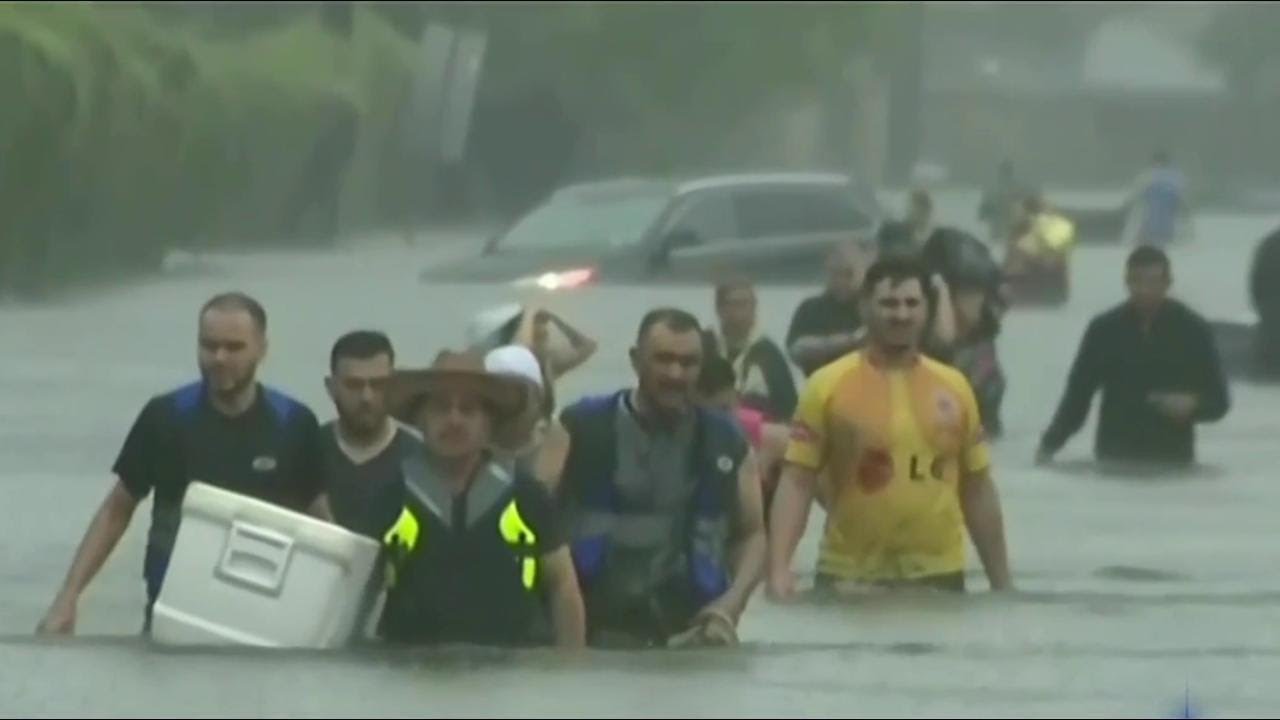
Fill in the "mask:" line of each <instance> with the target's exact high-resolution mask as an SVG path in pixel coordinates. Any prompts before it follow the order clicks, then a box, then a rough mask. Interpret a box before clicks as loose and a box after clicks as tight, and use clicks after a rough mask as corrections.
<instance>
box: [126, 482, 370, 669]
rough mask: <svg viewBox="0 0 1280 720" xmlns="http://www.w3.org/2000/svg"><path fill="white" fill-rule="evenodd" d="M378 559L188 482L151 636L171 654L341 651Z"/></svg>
mask: <svg viewBox="0 0 1280 720" xmlns="http://www.w3.org/2000/svg"><path fill="white" fill-rule="evenodd" d="M379 549H380V548H379V545H378V544H377V543H376V542H374V541H373V540H370V539H369V538H367V537H364V536H363V535H357V534H355V533H352V532H349V531H347V530H346V529H344V528H341V527H338V526H336V525H330V524H328V523H325V522H321V521H319V520H316V519H315V518H312V517H310V516H307V515H303V514H301V513H296V512H293V511H290V510H286V509H284V508H281V507H278V506H276V505H272V504H270V503H267V502H264V501H261V500H256V499H254V498H250V497H246V496H244V495H240V494H237V493H233V492H228V491H226V490H220V489H218V488H215V487H213V486H210V485H206V484H204V483H200V482H193V483H191V485H190V486H189V487H188V488H187V494H186V497H185V499H184V500H183V503H182V523H181V525H179V527H178V537H177V541H176V543H175V545H174V548H173V556H172V558H171V560H170V562H169V570H168V573H167V574H166V575H165V579H164V585H163V587H162V588H161V591H160V597H159V598H157V600H156V603H155V607H154V609H153V614H152V622H151V636H152V638H153V639H154V640H156V641H157V642H160V643H164V644H169V645H249V646H255V647H271V648H334V647H340V646H342V645H345V644H346V643H347V642H348V641H349V640H351V639H352V637H353V636H354V635H355V634H356V632H357V631H359V630H360V629H361V628H359V627H358V624H359V623H360V622H361V620H362V618H360V617H359V616H360V615H361V614H362V610H363V609H364V608H365V607H367V604H366V602H365V600H366V593H367V592H369V580H370V576H371V575H372V571H373V566H374V562H375V561H376V560H377V557H378V552H379Z"/></svg>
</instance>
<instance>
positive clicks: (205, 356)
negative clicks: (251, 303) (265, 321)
mask: <svg viewBox="0 0 1280 720" xmlns="http://www.w3.org/2000/svg"><path fill="white" fill-rule="evenodd" d="M266 352H267V339H266V336H265V335H264V334H263V333H262V330H261V329H260V328H259V327H258V325H257V323H255V322H254V320H253V316H251V315H250V314H249V313H247V312H245V311H243V310H238V309H231V310H223V309H220V308H210V309H208V310H206V311H205V313H204V315H202V316H201V317H200V329H199V334H198V340H197V351H196V359H197V363H198V364H199V366H200V375H201V377H203V378H204V380H205V382H206V383H207V384H208V386H209V389H210V390H211V391H212V392H213V393H215V394H218V395H223V396H231V395H235V394H237V393H239V392H241V391H243V390H244V389H245V388H248V387H250V386H251V385H253V383H254V381H255V377H256V374H257V370H258V364H259V363H261V362H262V358H263V357H264V356H265V355H266Z"/></svg>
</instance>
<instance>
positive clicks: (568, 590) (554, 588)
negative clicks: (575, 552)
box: [540, 545, 587, 648]
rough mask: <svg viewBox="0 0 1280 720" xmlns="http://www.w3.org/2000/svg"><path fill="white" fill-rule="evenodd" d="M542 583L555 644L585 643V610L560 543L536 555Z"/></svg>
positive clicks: (565, 549) (574, 645)
mask: <svg viewBox="0 0 1280 720" xmlns="http://www.w3.org/2000/svg"><path fill="white" fill-rule="evenodd" d="M540 566H541V569H542V582H543V584H544V587H545V588H546V590H547V598H548V599H549V601H550V604H551V624H552V627H553V629H554V631H555V636H556V645H557V646H559V647H562V648H580V647H583V646H584V645H586V642H587V620H586V617H587V613H586V610H585V609H584V607H583V604H582V592H581V590H580V588H579V587H578V574H577V572H576V571H575V570H574V568H573V558H572V556H571V555H570V554H569V547H568V546H567V545H565V546H562V547H561V548H560V549H559V550H556V551H555V552H552V553H548V554H546V555H543V556H542V557H541V558H540Z"/></svg>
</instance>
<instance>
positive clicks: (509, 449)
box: [484, 345, 569, 491]
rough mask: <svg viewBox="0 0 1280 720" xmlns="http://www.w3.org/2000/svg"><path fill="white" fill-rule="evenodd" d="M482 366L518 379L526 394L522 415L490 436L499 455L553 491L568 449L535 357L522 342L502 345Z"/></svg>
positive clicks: (487, 357)
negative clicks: (493, 435) (520, 343)
mask: <svg viewBox="0 0 1280 720" xmlns="http://www.w3.org/2000/svg"><path fill="white" fill-rule="evenodd" d="M484 367H485V371H486V372H489V373H491V374H494V375H503V376H508V377H511V378H514V379H516V380H519V381H520V382H521V383H522V384H523V385H524V387H525V391H526V393H527V395H528V402H527V403H526V405H525V410H524V413H523V415H522V416H521V417H520V418H519V419H518V420H516V421H514V422H511V423H508V424H507V425H506V426H505V427H504V428H503V429H502V432H499V433H497V434H496V435H495V437H494V448H495V449H496V450H497V452H498V455H499V457H501V458H503V459H505V460H508V461H509V462H511V463H512V464H513V465H514V467H515V468H516V469H517V470H519V471H520V472H523V473H526V474H528V475H531V476H533V477H535V478H537V479H538V481H540V482H541V483H542V484H543V485H545V486H546V487H547V488H548V489H549V490H552V491H554V490H555V489H556V487H557V486H558V485H559V481H560V471H561V470H562V469H563V467H564V459H565V456H566V455H567V454H568V452H569V433H568V432H566V431H565V429H564V426H562V425H561V424H560V421H559V420H557V419H556V417H555V415H554V413H555V401H554V398H552V396H551V393H549V392H548V391H547V388H546V385H545V384H544V383H543V378H542V367H541V366H540V365H539V364H538V358H536V357H535V356H534V354H533V352H532V351H530V350H529V349H528V348H526V347H524V346H523V345H504V346H502V347H500V348H495V349H493V350H490V351H489V352H488V354H486V355H485V358H484Z"/></svg>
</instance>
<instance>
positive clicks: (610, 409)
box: [559, 308, 765, 647]
mask: <svg viewBox="0 0 1280 720" xmlns="http://www.w3.org/2000/svg"><path fill="white" fill-rule="evenodd" d="M631 362H632V365H633V367H634V368H635V372H636V375H637V377H638V380H639V383H638V385H637V387H636V388H635V389H634V390H622V391H619V392H616V393H613V394H611V395H604V396H600V397H591V398H586V399H584V400H582V401H580V402H578V403H576V404H574V405H572V406H570V407H568V408H566V409H565V411H564V413H563V414H562V415H561V422H562V423H563V424H564V426H565V429H566V430H567V431H568V432H569V436H570V444H569V453H568V457H567V458H566V460H565V463H564V473H563V477H562V478H561V484H560V487H559V494H560V497H561V499H562V501H563V502H564V504H565V506H566V507H567V509H568V512H569V514H568V516H567V518H568V520H569V523H570V527H571V528H572V536H573V560H574V564H575V566H576V567H577V570H578V577H579V579H580V581H581V584H582V588H583V594H584V598H585V600H586V606H587V616H588V624H589V628H590V632H591V636H592V637H591V640H592V643H593V644H601V645H606V644H607V645H641V646H668V647H670V646H673V645H682V644H686V643H694V644H732V643H734V642H736V640H737V634H736V626H737V622H738V618H739V617H741V615H742V611H743V609H744V608H745V607H746V604H747V600H748V599H749V598H750V596H751V592H752V590H753V589H754V588H755V586H756V584H757V583H758V582H759V579H760V575H761V573H762V570H763V567H764V552H765V539H764V518H763V512H762V510H761V500H760V482H759V479H758V478H757V476H756V471H755V468H754V462H753V460H752V459H751V455H750V451H749V448H748V445H747V441H746V438H745V437H743V434H742V432H741V430H739V428H738V426H737V425H736V423H735V422H734V421H733V420H732V419H731V418H729V417H726V416H725V415H723V414H722V413H719V412H716V411H714V410H710V409H707V408H704V407H701V406H699V405H698V404H697V403H696V397H695V385H696V381H697V378H698V373H699V370H700V368H701V365H702V337H701V328H700V327H699V325H698V321H697V319H696V318H694V317H693V316H691V315H690V314H689V313H687V312H684V311H682V310H676V309H673V308H663V309H659V310H654V311H652V312H650V313H648V314H647V315H646V316H645V317H644V319H643V320H642V321H641V323H640V331H639V333H638V335H637V343H636V347H635V348H633V349H632V351H631Z"/></svg>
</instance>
